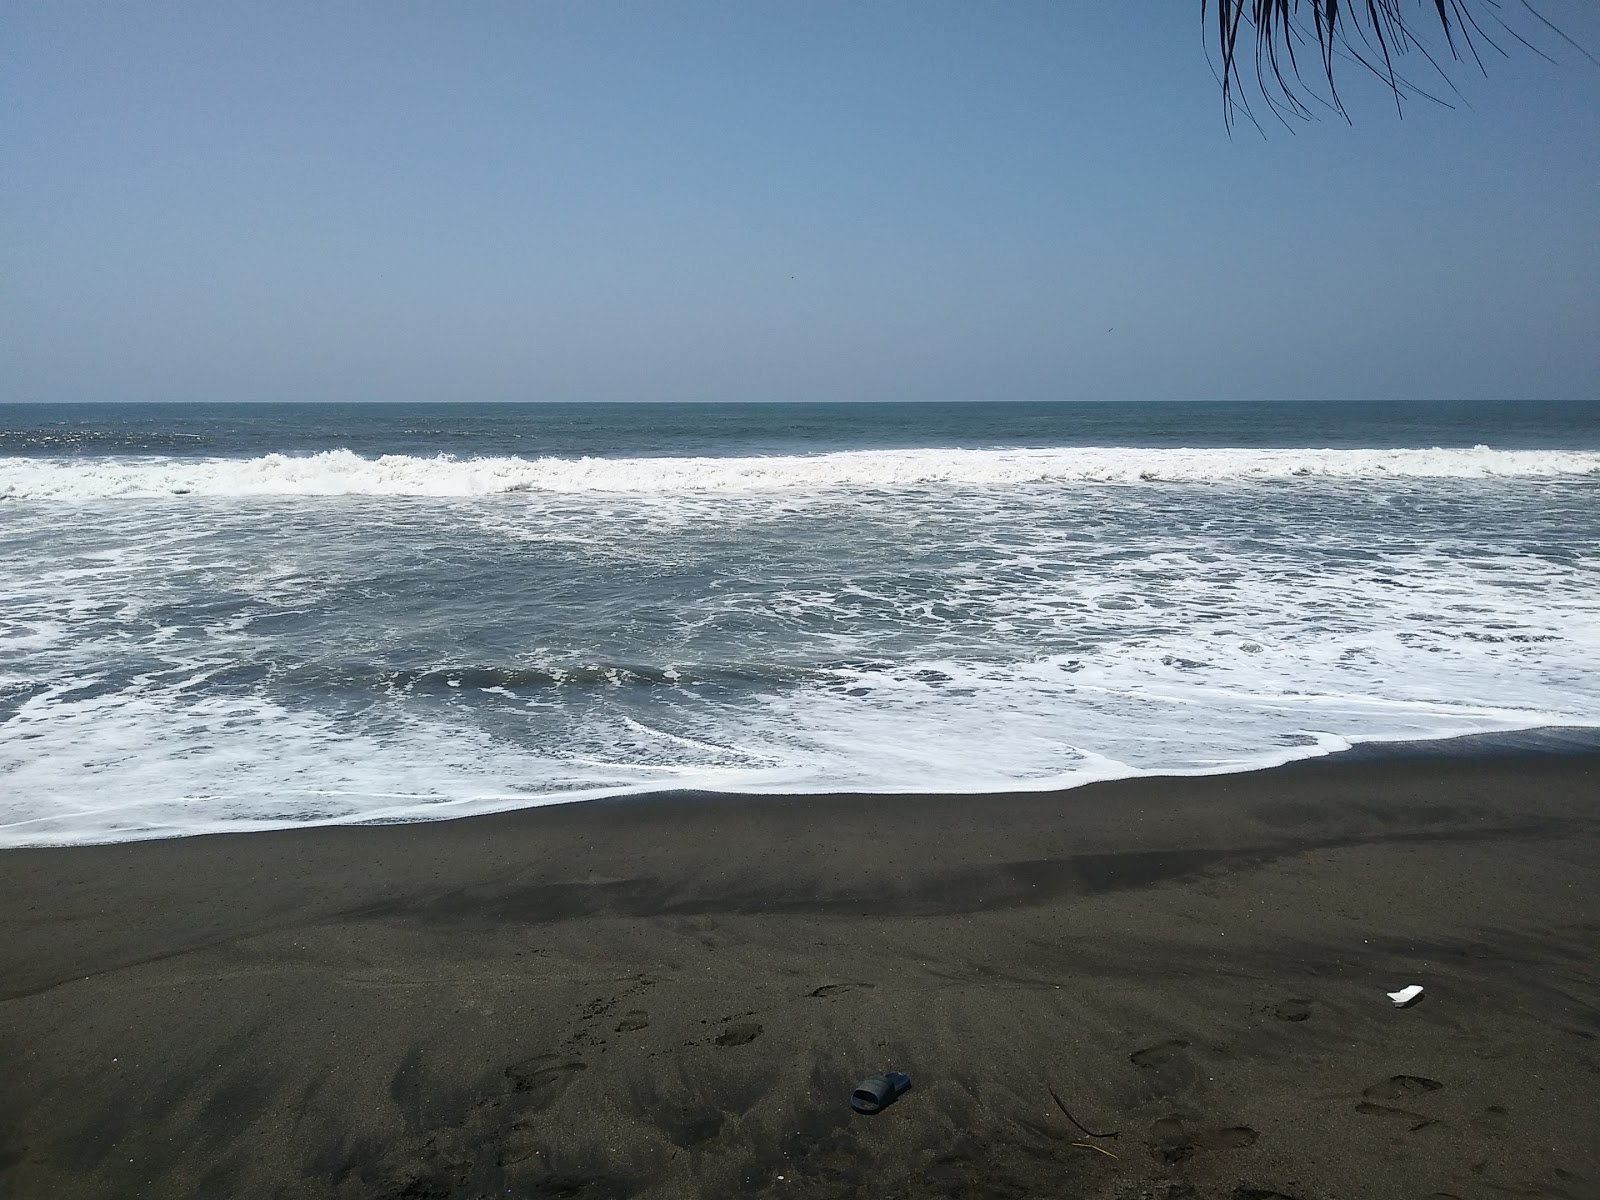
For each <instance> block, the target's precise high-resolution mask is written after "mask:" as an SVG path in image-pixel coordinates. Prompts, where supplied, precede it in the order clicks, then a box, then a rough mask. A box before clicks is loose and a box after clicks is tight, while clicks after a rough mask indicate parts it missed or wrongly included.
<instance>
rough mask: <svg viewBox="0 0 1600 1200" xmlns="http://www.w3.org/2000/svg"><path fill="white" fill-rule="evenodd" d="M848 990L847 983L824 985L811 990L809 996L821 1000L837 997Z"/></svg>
mask: <svg viewBox="0 0 1600 1200" xmlns="http://www.w3.org/2000/svg"><path fill="white" fill-rule="evenodd" d="M849 990H850V985H849V984H848V983H825V984H823V985H822V986H821V987H819V988H812V989H811V993H810V994H811V995H812V996H815V997H816V998H817V999H819V1000H821V999H823V998H824V997H827V996H837V995H838V994H839V993H840V992H848V991H849Z"/></svg>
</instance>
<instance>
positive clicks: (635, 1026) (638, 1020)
mask: <svg viewBox="0 0 1600 1200" xmlns="http://www.w3.org/2000/svg"><path fill="white" fill-rule="evenodd" d="M649 1024H650V1014H649V1013H647V1012H645V1011H644V1009H642V1008H636V1009H633V1010H632V1011H631V1012H625V1013H623V1014H622V1020H620V1021H618V1022H617V1032H618V1033H633V1032H634V1031H635V1030H639V1029H644V1028H646V1027H647V1026H649Z"/></svg>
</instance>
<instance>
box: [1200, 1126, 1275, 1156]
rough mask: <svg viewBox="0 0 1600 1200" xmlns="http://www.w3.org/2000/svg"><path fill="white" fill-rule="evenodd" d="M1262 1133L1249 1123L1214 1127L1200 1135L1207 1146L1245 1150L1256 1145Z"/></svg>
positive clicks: (1218, 1148) (1217, 1148)
mask: <svg viewBox="0 0 1600 1200" xmlns="http://www.w3.org/2000/svg"><path fill="white" fill-rule="evenodd" d="M1260 1136H1261V1135H1260V1134H1259V1133H1257V1132H1256V1131H1255V1130H1254V1129H1251V1128H1250V1126H1248V1125H1230V1126H1228V1127H1227V1128H1226V1129H1213V1130H1212V1131H1211V1132H1210V1133H1203V1134H1201V1135H1200V1140H1201V1142H1202V1143H1204V1144H1205V1145H1206V1146H1208V1147H1210V1148H1212V1149H1216V1150H1243V1149H1244V1148H1245V1147H1246V1146H1254V1145H1255V1144H1256V1140H1257V1139H1258V1138H1260Z"/></svg>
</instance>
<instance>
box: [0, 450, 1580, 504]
mask: <svg viewBox="0 0 1600 1200" xmlns="http://www.w3.org/2000/svg"><path fill="white" fill-rule="evenodd" d="M1596 475H1600V453H1596V452H1592V451H1577V450H1495V449H1490V448H1489V447H1486V446H1477V447H1474V448H1472V449H1398V450H1319V449H1295V450H1260V449H1171V448H1148V449H1141V448H1129V447H1092V446H1085V447H1074V448H1067V449H1051V450H956V449H940V450H934V449H924V450H859V451H843V452H839V453H833V454H814V455H773V456H766V457H730V458H517V457H498V458H465V459H461V458H452V457H444V456H441V457H438V458H418V457H413V456H409V455H398V454H391V455H384V456H382V457H379V458H363V457H361V456H360V455H357V454H354V453H352V452H350V451H348V450H333V451H328V452H325V453H321V454H312V455H306V456H302V457H296V456H292V455H285V454H268V455H265V456H263V457H260V458H250V459H230V458H209V459H185V458H165V457H138V458H6V459H0V499H5V498H10V499H31V500H56V501H88V500H102V499H109V498H114V497H124V496H126V497H172V496H214V497H250V496H261V497H267V496H433V497H473V496H486V495H493V494H496V493H504V492H549V493H597V492H600V493H604V492H610V493H634V494H638V493H695V492H700V493H708V492H709V493H717V492H770V491H781V490H797V489H799V490H803V489H838V488H844V489H869V490H905V489H922V488H937V487H990V486H1005V485H1025V484H1138V483H1225V482H1251V481H1259V482H1271V481H1295V480H1315V479H1325V480H1347V481H1361V480H1385V479H1495V478H1541V477H1546V478H1547V477H1560V476H1569V477H1570V476H1596Z"/></svg>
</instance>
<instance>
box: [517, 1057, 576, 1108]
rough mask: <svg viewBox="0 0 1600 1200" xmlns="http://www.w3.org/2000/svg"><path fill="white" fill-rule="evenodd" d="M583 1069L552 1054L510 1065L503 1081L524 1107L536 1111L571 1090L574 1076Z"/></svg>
mask: <svg viewBox="0 0 1600 1200" xmlns="http://www.w3.org/2000/svg"><path fill="white" fill-rule="evenodd" d="M586 1069H587V1068H586V1066H585V1065H584V1064H583V1063H581V1062H573V1061H565V1060H562V1059H561V1058H558V1057H557V1056H555V1055H553V1054H538V1055H535V1056H534V1057H533V1058H525V1059H523V1060H522V1061H521V1062H515V1063H512V1064H511V1065H510V1066H509V1067H507V1068H506V1078H507V1079H509V1080H510V1081H511V1090H512V1091H513V1092H515V1093H516V1094H517V1096H518V1098H519V1099H520V1100H521V1102H522V1104H523V1106H524V1107H527V1108H531V1109H533V1110H534V1111H537V1110H539V1109H541V1108H546V1107H548V1106H549V1105H551V1104H554V1103H555V1102H556V1101H557V1100H558V1099H560V1097H561V1093H563V1092H565V1091H566V1090H567V1088H568V1087H569V1086H571V1084H572V1079H573V1076H575V1075H576V1074H577V1073H578V1072H579V1071H583V1070H586Z"/></svg>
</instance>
